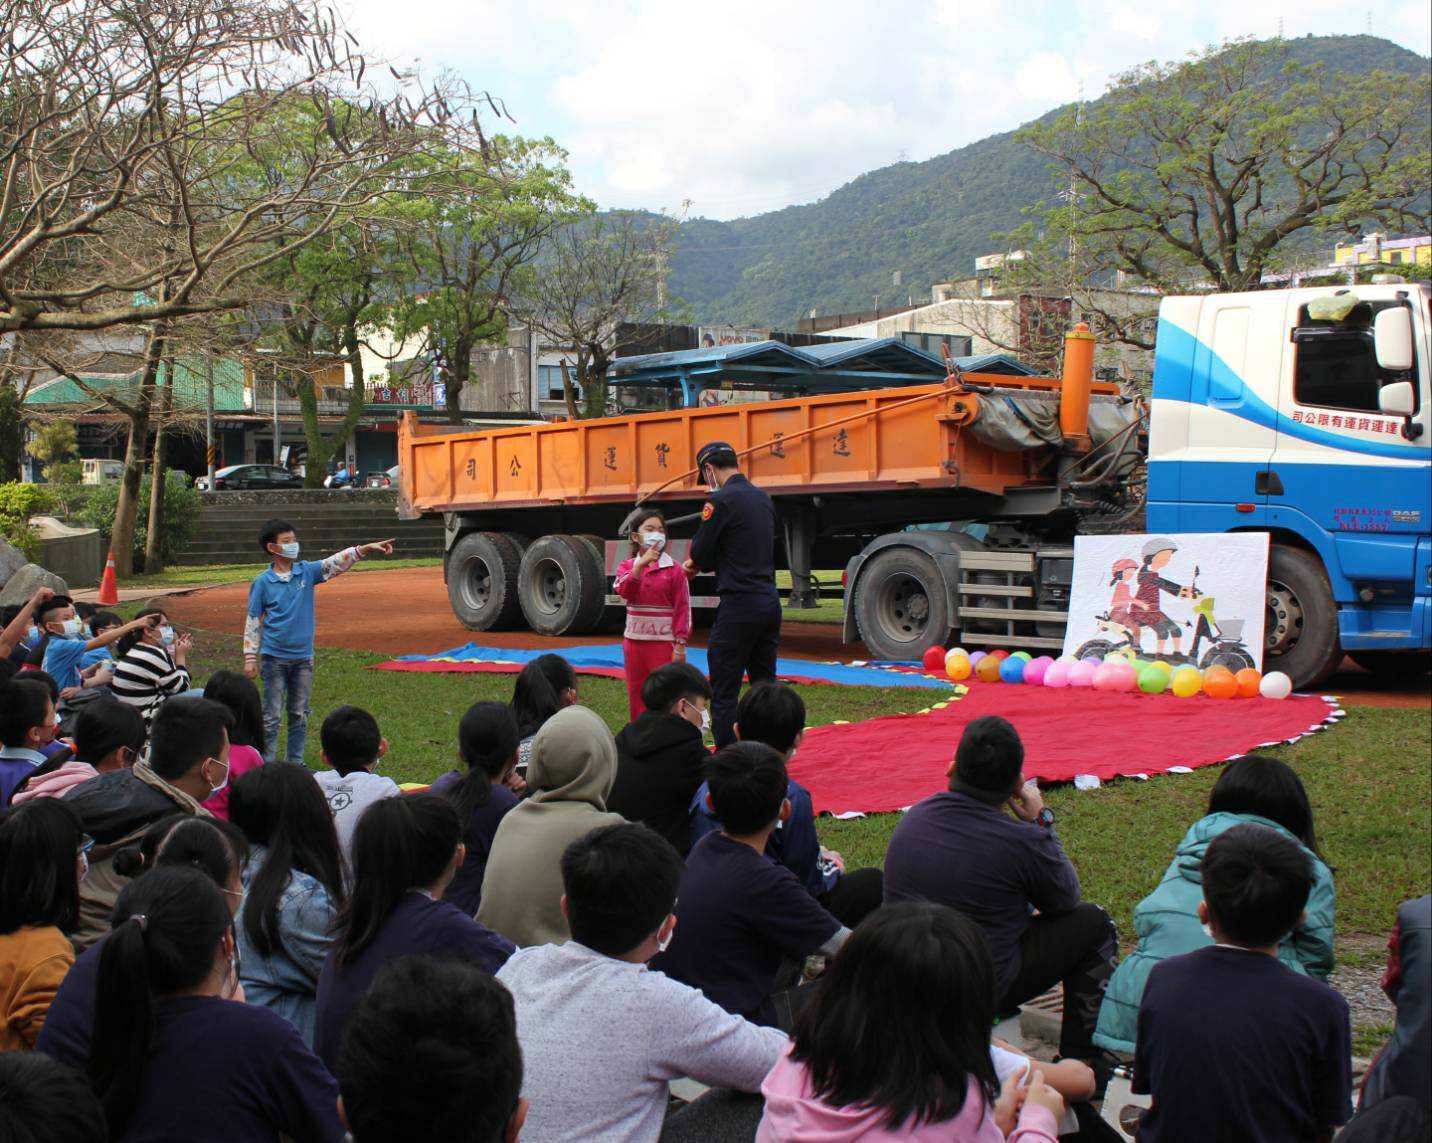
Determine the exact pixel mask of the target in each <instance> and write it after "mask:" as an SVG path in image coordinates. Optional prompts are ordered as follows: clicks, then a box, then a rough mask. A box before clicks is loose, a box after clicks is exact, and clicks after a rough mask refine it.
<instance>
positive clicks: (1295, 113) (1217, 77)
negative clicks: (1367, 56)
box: [1020, 40, 1432, 345]
mask: <svg viewBox="0 0 1432 1143" xmlns="http://www.w3.org/2000/svg"><path fill="white" fill-rule="evenodd" d="M1427 97H1428V89H1427V84H1426V81H1425V78H1424V80H1423V82H1421V83H1409V82H1407V80H1406V78H1405V77H1402V76H1396V75H1393V74H1391V73H1389V72H1384V71H1369V72H1365V73H1362V74H1347V73H1342V74H1336V75H1330V74H1328V73H1327V71H1326V69H1325V67H1324V66H1323V65H1322V64H1321V63H1319V62H1316V61H1313V62H1307V61H1299V60H1297V59H1295V58H1293V57H1292V54H1291V52H1290V50H1289V47H1288V45H1287V44H1286V43H1284V42H1283V41H1281V40H1273V41H1263V42H1254V41H1235V42H1232V43H1228V44H1223V45H1221V46H1218V47H1213V48H1209V49H1208V50H1206V51H1204V52H1202V53H1200V54H1199V55H1197V56H1195V57H1194V58H1192V59H1190V60H1185V61H1181V62H1178V63H1172V64H1160V63H1150V64H1145V65H1143V66H1142V67H1138V68H1135V69H1133V70H1131V71H1129V72H1126V73H1125V74H1123V75H1122V76H1120V77H1119V78H1118V79H1117V80H1116V81H1115V83H1114V85H1113V86H1112V88H1111V90H1110V92H1109V94H1108V95H1107V96H1105V97H1104V98H1103V99H1102V100H1100V101H1098V102H1097V103H1095V104H1093V105H1091V106H1090V107H1088V108H1087V109H1084V110H1083V111H1082V112H1081V111H1080V109H1076V108H1066V109H1065V110H1064V111H1062V112H1061V113H1059V114H1058V115H1056V116H1055V117H1053V119H1051V120H1047V121H1043V122H1041V123H1038V124H1034V125H1032V126H1030V127H1028V128H1026V129H1025V130H1024V131H1022V132H1021V133H1020V138H1021V139H1022V140H1023V141H1024V142H1026V143H1027V144H1028V145H1029V146H1031V147H1033V148H1034V149H1035V150H1036V151H1038V152H1039V153H1041V154H1043V155H1045V156H1047V157H1048V158H1050V159H1053V160H1055V163H1056V165H1057V168H1058V169H1059V170H1062V171H1065V172H1067V175H1068V177H1069V178H1070V179H1071V180H1072V188H1071V189H1072V191H1073V194H1072V195H1070V196H1067V197H1066V200H1065V201H1063V202H1061V203H1059V204H1058V205H1056V206H1054V207H1052V208H1051V209H1047V210H1046V211H1045V212H1044V222H1045V224H1046V226H1047V228H1048V232H1049V235H1050V236H1051V237H1052V238H1054V239H1055V240H1056V242H1067V243H1069V244H1071V249H1072V250H1073V251H1074V252H1075V256H1077V258H1078V259H1079V261H1080V263H1081V266H1080V269H1081V277H1082V278H1083V279H1084V280H1085V281H1102V282H1108V281H1110V280H1111V279H1112V277H1113V275H1115V274H1117V273H1122V274H1124V275H1127V277H1128V278H1129V279H1131V280H1132V281H1134V282H1135V283H1138V284H1141V285H1147V286H1150V287H1153V288H1154V289H1156V290H1158V291H1159V292H1161V293H1175V292H1179V291H1187V290H1189V289H1198V288H1204V289H1212V290H1219V291H1238V290H1247V289H1255V288H1257V286H1258V284H1259V282H1260V280H1261V279H1262V276H1263V274H1264V273H1266V272H1268V271H1270V270H1274V269H1277V268H1279V267H1280V266H1281V265H1283V264H1284V263H1285V262H1286V261H1287V260H1288V259H1289V258H1290V257H1291V256H1292V254H1293V252H1295V251H1297V250H1298V249H1299V240H1300V239H1302V238H1304V237H1305V236H1309V235H1315V234H1316V235H1320V236H1327V235H1332V234H1334V233H1338V232H1343V233H1350V232H1355V231H1356V230H1357V229H1358V228H1359V227H1361V226H1366V225H1379V226H1398V225H1413V226H1416V227H1418V228H1425V227H1426V225H1427V222H1426V209H1427V170H1428V163H1429V136H1432V125H1429V120H1428V117H1427ZM1322 241H1323V242H1326V243H1330V242H1331V238H1329V237H1323V238H1322ZM1131 336H1132V335H1131ZM1145 339H1146V343H1147V344H1149V345H1151V344H1152V340H1151V338H1148V337H1147V334H1145Z"/></svg>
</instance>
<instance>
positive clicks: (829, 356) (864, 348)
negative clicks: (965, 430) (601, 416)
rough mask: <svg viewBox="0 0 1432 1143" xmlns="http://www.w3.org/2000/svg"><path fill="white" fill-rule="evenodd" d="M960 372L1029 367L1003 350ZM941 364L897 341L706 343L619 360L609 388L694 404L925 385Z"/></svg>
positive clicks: (965, 362) (964, 362) (969, 360)
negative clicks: (728, 396)
mask: <svg viewBox="0 0 1432 1143" xmlns="http://www.w3.org/2000/svg"><path fill="white" fill-rule="evenodd" d="M955 364H956V365H958V366H959V367H960V368H961V369H963V370H965V371H966V372H971V373H975V372H979V373H1000V374H1005V375H1007V376H1010V375H1012V376H1022V377H1028V376H1032V375H1033V374H1034V372H1035V371H1034V370H1033V369H1031V368H1029V367H1028V366H1027V365H1024V364H1023V363H1021V362H1019V361H1016V360H1015V359H1014V358H1012V357H1008V356H1006V355H1005V354H1002V353H987V354H982V355H980V356H977V357H960V358H956V359H955ZM945 373H946V371H945V363H944V361H943V360H941V359H940V358H939V357H937V356H935V355H934V354H933V353H927V352H926V351H924V350H923V349H919V348H918V347H916V346H914V345H911V344H910V343H909V342H907V341H904V340H903V339H901V338H898V337H862V338H850V339H848V340H845V341H831V342H824V343H822V344H818V345H802V346H790V345H786V344H785V343H784V342H779V341H755V342H744V343H737V344H731V345H708V346H703V347H701V348H698V349H682V350H677V351H674V352H668V353H645V354H641V355H640V356H637V357H619V358H617V359H616V360H615V361H613V362H612V364H611V367H610V369H609V370H608V373H607V384H608V385H612V386H616V387H619V388H633V387H644V388H654V389H667V390H668V391H670V393H671V396H672V397H673V398H675V396H676V391H678V390H679V392H680V404H681V405H682V406H686V407H690V406H692V405H694V404H696V402H697V399H698V398H699V397H700V394H701V392H702V390H705V389H748V390H766V391H774V392H780V393H786V394H789V395H791V396H806V395H811V394H820V393H842V392H853V391H856V390H860V389H888V388H898V387H901V386H906V385H928V384H930V383H931V382H935V381H940V380H943V379H944V377H945Z"/></svg>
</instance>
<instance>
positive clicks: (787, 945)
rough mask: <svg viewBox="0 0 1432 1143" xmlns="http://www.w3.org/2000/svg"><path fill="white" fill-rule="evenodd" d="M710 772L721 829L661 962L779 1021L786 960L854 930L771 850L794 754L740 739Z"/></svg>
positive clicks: (706, 841) (698, 850)
mask: <svg viewBox="0 0 1432 1143" xmlns="http://www.w3.org/2000/svg"><path fill="white" fill-rule="evenodd" d="M706 774H707V786H708V787H709V788H710V792H711V802H712V806H713V808H714V809H715V811H716V816H717V818H718V819H719V820H720V822H721V828H720V830H718V831H717V832H716V833H710V834H707V835H706V836H705V837H703V838H702V839H701V840H700V841H698V842H697V843H696V844H695V845H693V846H692V847H691V853H690V855H689V856H688V857H687V859H686V871H685V872H684V873H683V874H682V877H681V891H680V893H679V895H678V900H677V905H676V918H677V928H676V935H675V937H674V938H673V940H672V943H671V947H670V948H668V949H667V950H666V951H665V952H664V953H662V954H661V955H660V956H659V957H657V959H656V961H655V962H654V964H653V967H654V968H659V969H660V970H661V971H662V972H665V973H666V974H667V975H668V976H671V977H674V978H675V979H676V980H679V981H682V982H683V983H685V984H689V985H691V986H693V987H695V988H699V989H701V991H702V992H704V993H706V995H707V997H708V998H710V999H711V1000H714V1001H715V1002H716V1003H717V1004H719V1005H721V1007H722V1008H724V1009H726V1011H728V1012H733V1013H735V1014H736V1015H738V1016H744V1017H746V1018H747V1019H748V1020H754V1021H755V1022H757V1023H759V1024H772V1025H773V1024H775V1023H776V1022H777V1020H776V1006H775V1002H774V998H773V994H774V992H775V987H776V974H777V972H778V971H779V970H780V967H781V964H782V961H784V960H786V959H791V960H797V961H801V960H804V959H805V958H806V957H808V956H810V955H811V954H812V953H822V954H824V955H826V956H829V955H831V954H833V953H834V952H835V951H836V950H837V949H839V948H840V946H841V945H842V944H844V943H845V940H846V938H847V937H849V936H850V930H849V929H848V928H846V927H845V926H844V925H842V924H841V923H840V922H839V921H838V920H836V918H835V917H833V916H831V914H830V913H828V912H826V910H825V909H823V908H822V907H821V906H820V905H819V904H818V903H817V902H816V901H815V900H814V899H813V898H812V897H811V895H810V894H809V893H807V892H806V891H805V888H804V887H803V886H802V885H801V884H800V882H799V881H797V880H796V878H795V875H794V874H793V873H792V872H791V871H790V870H789V869H787V868H786V867H785V866H784V865H777V864H776V863H775V862H773V861H771V860H770V859H769V858H768V857H767V856H766V845H767V843H768V842H769V841H770V838H771V834H772V833H773V832H775V829H776V826H777V824H778V823H780V822H784V821H787V820H789V818H790V813H791V803H790V800H789V799H788V798H787V797H786V790H787V784H788V778H787V775H786V763H785V759H783V758H782V757H781V756H780V754H778V753H777V752H776V751H775V750H773V749H772V748H771V747H769V746H766V745H764V744H763V743H759V742H735V743H732V744H731V745H730V746H728V747H726V748H725V749H724V750H718V751H717V752H716V753H715V754H714V755H712V757H711V761H710V762H709V763H707V767H706Z"/></svg>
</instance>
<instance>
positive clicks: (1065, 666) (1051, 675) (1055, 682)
mask: <svg viewBox="0 0 1432 1143" xmlns="http://www.w3.org/2000/svg"><path fill="white" fill-rule="evenodd" d="M1072 666H1073V664H1071V663H1050V664H1049V667H1048V669H1047V670H1046V671H1045V672H1044V685H1045V686H1046V687H1067V686H1068V685H1069V671H1070V669H1071V668H1072Z"/></svg>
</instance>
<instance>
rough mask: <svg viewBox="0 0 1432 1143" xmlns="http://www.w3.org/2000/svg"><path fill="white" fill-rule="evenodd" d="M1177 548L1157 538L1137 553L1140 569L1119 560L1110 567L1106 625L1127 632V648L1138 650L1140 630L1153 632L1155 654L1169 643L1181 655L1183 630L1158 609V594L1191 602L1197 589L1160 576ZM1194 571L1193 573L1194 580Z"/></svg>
mask: <svg viewBox="0 0 1432 1143" xmlns="http://www.w3.org/2000/svg"><path fill="white" fill-rule="evenodd" d="M1177 551H1178V545H1177V544H1175V543H1174V542H1173V541H1172V540H1169V539H1164V538H1157V539H1153V540H1149V541H1148V542H1147V543H1145V544H1144V546H1143V550H1142V552H1141V553H1140V554H1141V555H1142V557H1143V565H1142V566H1140V565H1139V564H1137V563H1135V562H1134V561H1133V560H1131V559H1121V560H1119V561H1117V562H1116V563H1115V564H1114V567H1113V575H1114V578H1113V579H1112V580H1111V581H1110V586H1111V587H1112V588H1113V589H1114V598H1113V602H1112V604H1111V605H1110V608H1109V622H1110V623H1111V624H1117V625H1118V626H1120V627H1123V628H1125V629H1126V630H1127V634H1128V640H1129V645H1130V646H1132V647H1134V648H1136V649H1138V650H1142V649H1143V648H1142V645H1141V643H1142V637H1143V628H1145V627H1149V628H1152V629H1153V633H1154V645H1155V647H1156V651H1155V653H1156V654H1158V655H1160V656H1161V655H1163V653H1164V641H1165V640H1172V641H1173V653H1174V654H1175V655H1179V654H1181V653H1182V642H1183V629H1182V627H1180V625H1179V624H1178V623H1177V622H1175V621H1174V620H1172V619H1170V618H1169V617H1168V616H1167V615H1165V614H1164V612H1163V609H1162V607H1161V606H1160V600H1159V593H1160V592H1168V593H1169V594H1170V595H1174V596H1176V597H1177V598H1179V599H1194V598H1196V597H1197V595H1198V591H1197V589H1196V588H1195V587H1194V586H1193V585H1192V584H1189V585H1187V586H1185V585H1183V584H1178V583H1174V582H1173V581H1171V580H1167V579H1164V577H1163V576H1162V575H1161V574H1160V573H1161V572H1162V571H1163V569H1164V568H1166V567H1168V564H1169V561H1170V560H1172V559H1173V556H1174V553H1175V552H1177ZM1197 575H1198V571H1197V569H1195V570H1194V576H1195V577H1197Z"/></svg>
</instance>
